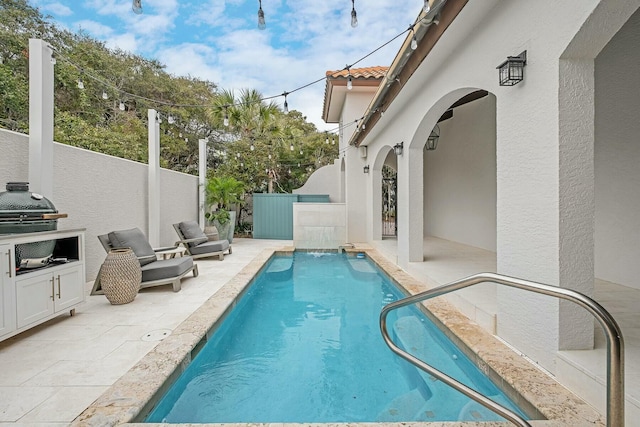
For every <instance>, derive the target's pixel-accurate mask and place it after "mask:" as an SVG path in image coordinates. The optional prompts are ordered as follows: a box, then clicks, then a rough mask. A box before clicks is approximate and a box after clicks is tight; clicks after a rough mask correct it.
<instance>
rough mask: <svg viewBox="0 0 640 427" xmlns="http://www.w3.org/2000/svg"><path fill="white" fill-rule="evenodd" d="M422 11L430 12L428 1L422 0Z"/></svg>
mask: <svg viewBox="0 0 640 427" xmlns="http://www.w3.org/2000/svg"><path fill="white" fill-rule="evenodd" d="M422 10H423V11H424V13H429V11H430V10H431V5H430V4H429V0H424V6H422Z"/></svg>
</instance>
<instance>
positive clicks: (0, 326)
mask: <svg viewBox="0 0 640 427" xmlns="http://www.w3.org/2000/svg"><path fill="white" fill-rule="evenodd" d="M13 259H15V258H14V256H13V246H12V245H10V244H8V243H7V244H4V243H2V244H0V276H1V277H0V309H1V310H2V313H0V339H2V337H4V336H5V335H7V334H9V333H11V332H13V331H14V330H15V329H16V304H15V299H16V297H15V287H14V285H13V279H14V276H15V272H14V270H12V266H11V260H13Z"/></svg>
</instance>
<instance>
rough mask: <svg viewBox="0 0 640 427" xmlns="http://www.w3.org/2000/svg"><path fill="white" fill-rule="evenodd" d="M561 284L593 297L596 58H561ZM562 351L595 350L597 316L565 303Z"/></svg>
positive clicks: (563, 305)
mask: <svg viewBox="0 0 640 427" xmlns="http://www.w3.org/2000/svg"><path fill="white" fill-rule="evenodd" d="M558 100H559V103H560V105H559V176H558V181H559V185H558V187H559V202H560V204H559V245H560V248H559V249H560V250H559V254H560V259H559V263H560V283H559V285H560V287H562V288H569V289H573V290H575V291H578V292H582V293H583V294H586V295H588V296H593V288H594V263H595V261H594V253H595V250H594V233H595V176H594V142H595V129H594V122H595V73H594V62H593V60H591V59H582V60H575V59H572V60H560V88H559V97H558ZM559 332H560V335H559V345H558V349H559V350H584V349H591V348H593V316H591V315H590V314H589V313H587V311H586V310H584V309H582V308H580V307H579V306H577V305H576V304H573V303H570V302H567V301H561V302H560V319H559Z"/></svg>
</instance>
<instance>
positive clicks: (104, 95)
mask: <svg viewBox="0 0 640 427" xmlns="http://www.w3.org/2000/svg"><path fill="white" fill-rule="evenodd" d="M102 99H109V94H108V93H107V91H106V90H103V91H102Z"/></svg>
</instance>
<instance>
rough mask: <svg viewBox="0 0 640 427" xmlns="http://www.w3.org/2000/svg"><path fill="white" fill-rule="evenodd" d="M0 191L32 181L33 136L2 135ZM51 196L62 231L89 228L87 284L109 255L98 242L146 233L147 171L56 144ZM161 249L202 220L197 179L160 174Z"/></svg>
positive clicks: (86, 244) (12, 133)
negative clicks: (178, 228) (184, 224)
mask: <svg viewBox="0 0 640 427" xmlns="http://www.w3.org/2000/svg"><path fill="white" fill-rule="evenodd" d="M0 153H2V155H1V156H0V185H3V188H2V189H1V191H4V184H5V183H6V182H10V181H28V180H29V173H28V172H29V171H28V161H29V136H28V135H24V134H20V133H16V132H11V131H5V130H0ZM53 159H54V160H53V161H54V167H53V180H54V182H53V196H52V197H49V199H50V200H51V201H52V202H53V204H54V205H55V207H56V209H57V210H58V211H59V212H61V213H66V214H68V215H69V216H68V218H63V219H60V220H58V229H71V228H86V231H85V256H86V280H87V281H90V280H93V279H95V277H96V275H97V273H98V270H99V269H100V265H101V264H102V262H103V261H104V258H105V256H106V253H105V251H104V249H103V248H102V246H101V245H100V243H99V241H98V239H97V236H98V235H100V234H105V233H108V232H109V231H112V230H119V229H127V228H133V227H138V228H140V229H141V230H142V231H143V232H145V233H148V207H147V206H148V197H147V186H148V178H147V176H148V175H147V174H148V166H147V165H146V164H142V163H137V162H133V161H129V160H124V159H120V158H117V157H113V156H107V155H104V154H100V153H95V152H92V151H89V150H84V149H81V148H76V147H71V146H68V145H64V144H59V143H56V142H54V144H53ZM160 187H161V188H162V192H161V197H160V205H161V212H160V224H161V229H160V244H161V246H170V245H173V243H174V242H175V241H176V238H177V236H176V235H175V230H173V227H172V224H173V223H176V222H179V221H184V220H187V219H194V220H196V219H197V218H198V177H196V176H192V175H187V174H183V173H178V172H174V171H170V170H166V169H162V170H161V173H160Z"/></svg>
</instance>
